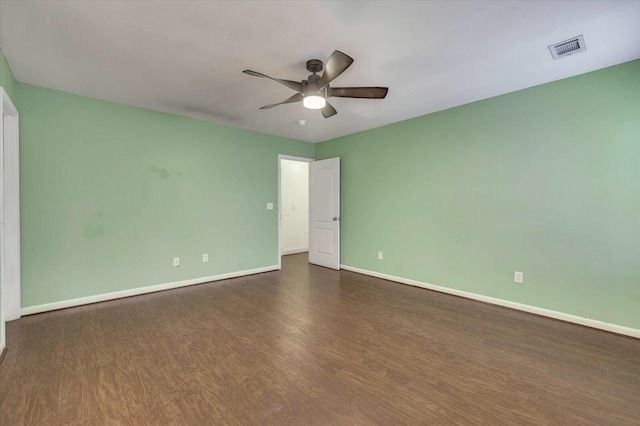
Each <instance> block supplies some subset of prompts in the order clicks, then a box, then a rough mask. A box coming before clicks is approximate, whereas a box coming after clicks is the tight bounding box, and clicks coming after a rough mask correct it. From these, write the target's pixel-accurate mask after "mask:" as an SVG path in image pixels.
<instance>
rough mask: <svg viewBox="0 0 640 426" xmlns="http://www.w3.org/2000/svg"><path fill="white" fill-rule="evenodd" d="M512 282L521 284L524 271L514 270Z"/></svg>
mask: <svg viewBox="0 0 640 426" xmlns="http://www.w3.org/2000/svg"><path fill="white" fill-rule="evenodd" d="M513 282H516V283H518V284H522V283H523V282H524V273H522V272H520V271H515V272H514V273H513Z"/></svg>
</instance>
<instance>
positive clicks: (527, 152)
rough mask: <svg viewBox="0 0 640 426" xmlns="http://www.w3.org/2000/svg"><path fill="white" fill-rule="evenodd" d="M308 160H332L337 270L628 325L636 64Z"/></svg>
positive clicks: (635, 240)
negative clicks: (335, 162)
mask: <svg viewBox="0 0 640 426" xmlns="http://www.w3.org/2000/svg"><path fill="white" fill-rule="evenodd" d="M316 154H317V158H318V159H322V158H329V157H336V156H339V157H341V164H342V166H341V167H342V170H341V173H342V193H341V197H342V198H341V208H342V210H341V216H342V245H341V248H342V252H341V254H342V263H343V264H345V265H349V266H353V267H357V268H362V269H366V270H370V271H375V272H380V273H385V274H390V275H395V276H399V277H403V278H409V279H413V280H418V281H422V282H427V283H430V284H435V285H440V286H445V287H449V288H453V289H458V290H463V291H468V292H472V293H477V294H481V295H485V296H490V297H496V298H500V299H505V300H509V301H514V302H520V303H524V304H528V305H533V306H536V307H542V308H547V309H551V310H556V311H560V312H565V313H569V314H573V315H578V316H583V317H587V318H591V319H595V320H599V321H604V322H609V323H614V324H618V325H623V326H628V327H632V328H636V329H640V269H639V265H640V61H634V62H629V63H626V64H623V65H619V66H615V67H611V68H607V69H603V70H600V71H596V72H592V73H588V74H584V75H581V76H578V77H574V78H570V79H566V80H562V81H558V82H554V83H549V84H545V85H542V86H538V87H534V88H531V89H527V90H522V91H519V92H514V93H511V94H507V95H503V96H499V97H496V98H491V99H488V100H484V101H480V102H476V103H472V104H468V105H464V106H461V107H457V108H453V109H450V110H446V111H442V112H438V113H435V114H430V115H426V116H422V117H418V118H415V119H412V120H408V121H404V122H401V123H396V124H392V125H388V126H385V127H381V128H377V129H374V130H369V131H365V132H362V133H358V134H354V135H350V136H346V137H342V138H338V139H334V140H331V141H328V142H323V143H321V144H319V145H318V146H317V152H316ZM378 251H383V252H384V260H383V261H379V260H377V257H376V256H377V252H378ZM516 270H517V271H522V272H524V284H514V283H513V273H514V271H516Z"/></svg>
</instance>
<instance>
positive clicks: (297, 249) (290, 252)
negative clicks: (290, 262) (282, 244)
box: [282, 247, 309, 256]
mask: <svg viewBox="0 0 640 426" xmlns="http://www.w3.org/2000/svg"><path fill="white" fill-rule="evenodd" d="M308 251H309V248H308V247H305V248H296V249H288V250H282V255H283V256H286V255H288V254H298V253H306V252H308Z"/></svg>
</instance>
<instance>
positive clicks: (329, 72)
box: [320, 50, 353, 90]
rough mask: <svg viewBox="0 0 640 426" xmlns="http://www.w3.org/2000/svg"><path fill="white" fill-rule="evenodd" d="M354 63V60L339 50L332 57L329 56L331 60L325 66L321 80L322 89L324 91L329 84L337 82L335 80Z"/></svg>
mask: <svg viewBox="0 0 640 426" xmlns="http://www.w3.org/2000/svg"><path fill="white" fill-rule="evenodd" d="M352 63H353V58H352V57H351V56H348V55H345V54H344V53H342V52H340V51H339V50H335V51H334V52H333V53H332V54H331V56H329V60H328V61H327V64H326V65H325V66H324V73H323V74H322V78H321V79H320V89H321V90H322V89H324V87H325V86H326V85H327V84H329V83H331V82H332V81H333V80H335V78H336V77H338V76H339V75H340V74H342V73H343V72H344V70H346V69H347V68H349V66H350V65H351V64H352Z"/></svg>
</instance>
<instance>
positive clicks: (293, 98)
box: [260, 93, 304, 109]
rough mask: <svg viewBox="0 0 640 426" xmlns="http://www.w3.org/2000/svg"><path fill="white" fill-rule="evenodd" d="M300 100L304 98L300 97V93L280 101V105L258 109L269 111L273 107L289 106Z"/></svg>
mask: <svg viewBox="0 0 640 426" xmlns="http://www.w3.org/2000/svg"><path fill="white" fill-rule="evenodd" d="M302 98H304V96H302V93H296V94H295V95H293V96H291V97H290V98H289V99H287V100H286V101H282V102H280V103H277V104H273V105H266V106H263V107H261V108H260V109H270V108H273V107H275V106H278V105H282V104H291V103H294V102H300V101H301V100H302Z"/></svg>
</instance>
